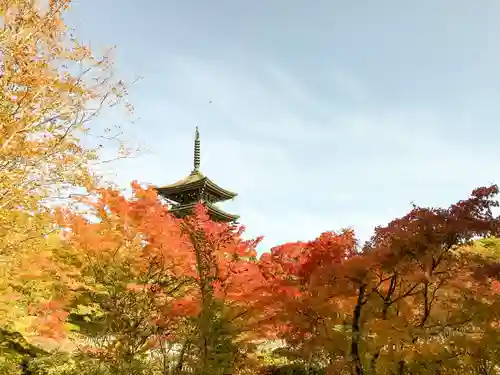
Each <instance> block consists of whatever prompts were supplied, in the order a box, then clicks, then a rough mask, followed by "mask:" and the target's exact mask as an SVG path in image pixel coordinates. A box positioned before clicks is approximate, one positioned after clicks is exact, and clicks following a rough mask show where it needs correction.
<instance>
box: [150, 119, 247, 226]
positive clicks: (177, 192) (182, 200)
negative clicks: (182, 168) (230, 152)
mask: <svg viewBox="0 0 500 375" xmlns="http://www.w3.org/2000/svg"><path fill="white" fill-rule="evenodd" d="M156 191H157V192H158V194H159V195H161V196H162V197H163V198H165V199H166V200H167V202H168V203H169V206H170V211H171V212H172V213H173V214H175V215H176V216H177V217H184V216H186V215H189V214H191V213H192V212H193V208H194V207H195V206H196V204H197V203H200V202H201V203H203V205H205V207H206V208H207V210H208V214H209V216H210V218H211V219H212V220H214V221H219V222H236V220H237V219H238V217H239V216H237V215H231V214H229V213H227V212H224V211H223V210H221V209H220V208H218V207H217V206H216V205H215V204H216V203H217V202H223V201H226V200H228V199H233V198H234V197H236V195H237V194H236V193H233V192H231V191H229V190H225V189H223V188H221V187H220V186H218V185H217V184H216V183H215V182H213V181H212V180H210V179H209V178H208V177H206V176H204V175H203V174H202V173H201V172H200V133H199V131H198V127H196V137H195V141H194V168H193V171H192V172H191V173H190V174H189V176H187V177H185V178H183V179H182V180H180V181H177V182H176V183H173V184H171V185H167V186H164V187H157V188H156Z"/></svg>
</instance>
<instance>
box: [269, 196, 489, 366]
mask: <svg viewBox="0 0 500 375" xmlns="http://www.w3.org/2000/svg"><path fill="white" fill-rule="evenodd" d="M497 193H498V189H497V187H496V186H492V187H490V188H481V189H477V190H475V191H474V192H473V194H472V196H471V197H470V198H469V199H467V200H464V201H461V202H458V203H457V204H455V205H452V206H451V207H450V208H448V209H427V208H420V207H414V209H413V210H412V211H411V212H410V213H409V214H407V215H406V216H404V217H402V218H400V219H396V220H394V221H393V222H391V223H390V224H389V225H388V226H386V227H379V228H377V229H376V231H375V234H374V236H373V237H372V239H371V240H370V241H369V242H368V243H367V244H365V245H364V247H363V248H362V249H359V251H357V250H356V241H355V239H354V235H353V233H352V232H350V231H344V232H342V233H340V234H334V233H325V234H323V235H322V236H320V237H319V238H318V239H317V240H315V241H311V242H309V243H296V244H287V245H284V246H280V247H277V248H275V249H273V251H272V252H271V254H268V255H265V256H263V257H262V259H261V266H262V268H263V269H264V270H265V271H267V272H266V274H267V276H268V278H269V279H270V280H271V285H273V286H274V290H275V291H276V294H275V295H274V297H273V299H276V300H278V299H279V300H280V306H279V308H278V309H277V311H276V313H275V315H274V319H275V320H276V326H277V327H282V328H283V329H282V331H281V332H282V333H281V335H280V337H282V338H284V339H286V341H287V344H288V349H289V350H288V352H289V353H288V354H290V349H292V350H293V352H294V354H295V356H298V358H299V359H301V360H303V361H306V362H307V361H309V362H311V361H316V363H317V364H319V365H323V366H326V367H327V368H328V369H329V371H330V372H331V373H342V372H345V373H352V374H356V375H361V374H392V373H396V374H408V373H409V374H424V373H441V374H445V373H451V372H452V371H457V370H463V369H465V368H466V367H467V365H466V363H468V362H471V360H473V357H474V356H476V359H475V361H476V362H477V360H481V359H483V360H484V359H485V358H484V357H482V358H481V355H480V352H481V350H479V351H478V349H479V348H482V347H484V345H480V344H479V342H483V343H488V342H490V341H491V345H490V344H488V345H487V347H491V348H493V347H495V346H496V343H495V340H494V339H493V338H494V337H495V334H496V328H493V327H496V319H498V316H497V315H496V313H495V311H496V310H497V308H496V306H497V303H498V301H497V298H496V297H495V292H494V289H493V288H492V287H491V284H490V279H489V278H488V277H484V278H479V277H478V276H477V275H478V271H479V270H481V269H484V268H485V267H486V268H487V269H489V270H491V269H492V267H491V262H490V263H488V262H487V263H488V264H485V258H484V257H482V259H479V258H478V257H477V254H473V253H472V252H470V251H466V250H464V249H465V248H464V246H466V245H467V244H468V243H469V242H470V241H471V240H472V239H473V238H475V237H477V236H480V237H488V236H491V235H495V234H497V233H498V228H499V227H498V224H499V220H498V218H497V217H495V216H494V215H493V214H492V208H493V207H496V206H497V205H498V203H497V201H496V200H494V197H495V195H496V194H497ZM488 267H489V268H488ZM493 269H494V267H493ZM479 273H482V274H484V273H485V272H479ZM490 276H491V275H490ZM284 291H288V292H287V293H284ZM473 348H475V349H473ZM471 349H472V350H471ZM482 354H484V351H483V353H482ZM491 358H492V357H491V356H490V357H489V361H490V362H491ZM473 361H474V360H473Z"/></svg>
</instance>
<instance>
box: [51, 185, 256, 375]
mask: <svg viewBox="0 0 500 375" xmlns="http://www.w3.org/2000/svg"><path fill="white" fill-rule="evenodd" d="M133 190H134V196H133V197H132V198H130V199H126V198H124V197H123V196H122V195H121V194H120V193H119V192H118V191H115V190H112V189H98V190H96V197H97V199H96V200H94V201H93V200H86V204H87V205H88V206H89V207H92V210H93V213H94V217H93V219H92V220H88V219H85V218H84V217H82V215H81V214H80V213H78V212H72V211H71V210H59V212H58V222H59V224H60V225H61V226H62V227H64V228H65V229H66V230H68V231H67V232H66V234H65V238H64V241H63V242H64V244H65V246H64V247H65V251H66V253H65V254H64V256H63V257H62V258H61V262H64V263H65V264H66V266H67V267H68V272H67V274H68V275H69V274H71V275H72V282H73V283H74V284H75V285H79V289H78V292H77V293H76V294H75V295H74V298H73V300H72V306H73V308H72V309H71V310H70V316H69V319H70V321H71V322H72V323H73V324H75V325H77V326H78V327H79V332H78V333H75V334H73V337H72V338H73V342H75V340H76V342H78V339H79V338H80V339H81V338H83V337H86V338H87V339H91V341H92V345H90V346H86V347H85V348H83V349H84V352H85V353H86V355H87V358H91V359H93V363H94V365H95V366H101V365H103V363H104V364H105V366H106V367H107V368H108V370H109V371H111V373H124V372H126V373H132V371H135V373H145V372H144V371H146V370H148V369H149V370H151V368H152V364H151V361H147V360H146V359H145V358H146V357H145V356H146V355H151V353H153V355H154V356H157V357H159V358H161V360H160V362H161V361H163V362H162V365H161V366H162V367H163V368H164V369H165V368H168V370H169V371H171V372H172V373H183V371H187V370H186V369H191V370H192V371H197V373H200V374H202V373H206V374H221V375H224V374H225V373H234V371H235V369H236V368H237V367H238V366H241V364H242V363H243V362H245V361H246V358H247V357H248V355H249V352H251V351H252V348H253V347H254V345H253V344H252V340H253V339H254V338H255V335H252V332H253V327H254V325H255V323H256V321H257V320H256V317H257V316H258V315H259V314H258V311H256V308H255V306H257V301H258V299H257V298H255V293H257V292H258V290H259V287H260V286H261V283H260V279H259V277H260V271H259V268H258V265H257V263H256V261H255V246H256V245H257V243H258V240H255V241H244V240H242V239H241V237H240V236H241V233H242V230H243V228H241V227H240V228H236V227H234V226H231V225H228V224H222V223H215V222H213V221H211V220H210V219H209V217H208V215H207V213H206V212H205V209H204V208H203V206H201V205H200V206H199V207H198V208H197V211H196V214H195V215H193V216H190V217H187V218H186V219H184V220H181V219H177V218H175V217H174V216H173V215H171V214H170V213H169V212H168V209H167V207H166V206H165V205H163V204H162V203H161V201H160V200H159V199H158V197H157V195H156V193H155V191H154V190H153V189H152V188H148V189H143V188H141V187H140V186H139V185H137V184H133ZM59 254H61V255H62V254H63V252H62V251H60V252H59ZM68 260H71V262H68ZM70 270H72V271H70ZM168 349H169V350H168ZM167 351H169V352H170V358H168V359H167V358H165V356H166V354H167V353H166V352H167ZM172 352H174V354H172ZM175 352H177V354H175ZM167 360H168V363H166V361H167ZM90 362H92V360H90ZM86 366H87V367H89V364H88V363H87V365H86ZM141 366H142V367H143V369H142V370H140V367H141ZM149 370H148V371H149ZM140 371H143V372H140Z"/></svg>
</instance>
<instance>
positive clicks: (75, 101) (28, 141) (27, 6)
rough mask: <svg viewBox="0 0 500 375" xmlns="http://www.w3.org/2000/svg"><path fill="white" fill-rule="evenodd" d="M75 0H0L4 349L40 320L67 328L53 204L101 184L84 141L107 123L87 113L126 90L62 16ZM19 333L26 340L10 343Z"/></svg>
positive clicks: (48, 330)
mask: <svg viewBox="0 0 500 375" xmlns="http://www.w3.org/2000/svg"><path fill="white" fill-rule="evenodd" d="M69 5H70V1H68V0H51V1H49V2H41V1H40V2H38V1H25V0H2V1H0V17H1V20H2V24H1V27H0V46H1V59H0V60H1V61H0V64H1V73H0V87H1V90H0V259H1V261H0V317H1V319H0V330H2V332H4V334H3V336H2V337H3V338H4V339H3V341H2V345H4V346H6V347H12V346H13V345H15V344H16V343H17V344H19V345H21V346H24V347H28V346H29V345H31V344H30V343H28V342H25V340H26V339H27V338H29V337H30V336H33V335H32V334H31V333H30V332H29V328H33V327H38V328H41V329H43V330H45V331H44V332H39V333H40V334H43V336H48V337H49V338H57V336H58V335H59V334H60V332H59V333H58V332H57V330H59V327H60V326H63V324H59V323H58V322H62V321H64V314H65V313H64V309H63V306H62V305H61V306H57V303H56V302H55V301H54V299H58V298H59V297H60V296H64V295H65V294H66V293H67V292H68V291H69V290H71V288H72V286H71V285H70V284H67V283H66V280H65V270H64V269H61V268H59V264H58V263H57V262H55V261H54V259H53V251H54V250H55V249H56V248H57V247H58V244H57V242H58V236H57V228H55V227H54V221H53V219H52V215H51V209H50V207H49V206H48V204H49V203H50V202H51V200H53V199H55V198H64V197H67V194H68V192H70V190H71V189H72V188H75V187H80V188H89V187H91V186H93V185H94V184H95V183H96V182H97V180H96V176H95V175H94V173H93V172H92V169H91V166H92V164H93V163H95V162H96V161H97V160H98V158H97V150H96V149H93V148H91V147H86V146H84V143H83V141H84V140H85V139H86V138H88V134H89V130H90V128H92V131H93V133H95V134H99V133H103V132H105V129H101V130H102V131H101V130H100V129H98V128H97V124H96V123H95V122H92V123H90V122H89V121H90V120H92V119H93V118H95V117H96V116H97V115H98V114H99V113H100V112H101V110H102V109H103V108H107V107H110V106H115V105H117V104H119V103H120V102H121V100H122V99H123V98H124V96H125V95H126V90H125V87H124V86H123V83H122V82H121V81H117V80H115V79H113V77H112V75H111V62H110V60H109V59H108V58H107V57H103V58H98V57H96V56H94V55H93V54H92V52H91V51H90V50H89V49H88V48H87V47H86V46H84V45H81V44H80V43H79V42H78V41H77V40H76V39H75V38H74V36H73V35H72V32H71V30H69V29H68V27H67V26H66V25H65V23H64V22H63V19H62V16H63V13H64V12H65V11H66V10H67V9H68V8H69ZM87 144H88V142H87ZM46 307H49V308H48V309H46ZM59 307H60V308H59ZM49 311H50V312H51V313H50V314H48V313H47V312H49ZM34 319H37V323H39V324H33V323H34ZM56 323H57V324H56ZM53 328H54V329H53ZM12 332H18V333H19V334H20V336H21V338H16V340H14V341H12V340H11V339H10V338H9V337H11V336H12V335H11V334H10V333H12ZM35 336H40V335H35ZM16 337H17V336H16ZM40 337H41V336H40ZM30 340H31V339H30ZM30 340H29V341H30ZM36 344H37V345H38V344H41V342H40V341H38V342H37V343H36ZM3 352H5V351H3ZM32 352H33V351H32V350H31V349H30V350H24V351H23V353H28V354H29V353H32ZM5 353H6V352H5ZM9 371H10V370H9Z"/></svg>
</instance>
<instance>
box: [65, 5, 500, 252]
mask: <svg viewBox="0 0 500 375" xmlns="http://www.w3.org/2000/svg"><path fill="white" fill-rule="evenodd" d="M68 22H69V23H70V24H71V25H74V26H75V27H76V28H77V32H78V34H79V35H80V36H81V39H82V40H84V41H91V45H92V47H93V49H95V50H96V51H99V50H103V49H104V47H106V46H112V45H116V46H117V51H116V53H115V58H116V67H117V70H118V73H119V74H121V75H122V76H124V78H126V79H129V80H130V79H132V78H133V77H134V76H137V75H138V76H142V77H143V79H142V80H141V81H140V82H138V83H137V84H135V85H134V86H132V87H131V90H130V91H131V97H130V99H131V100H132V102H133V104H134V106H135V108H136V112H135V113H136V116H138V117H139V118H140V119H139V121H138V122H136V123H135V125H133V126H129V127H127V128H126V132H125V135H124V137H125V139H126V140H127V139H128V140H129V141H130V142H131V143H132V144H134V145H138V146H139V147H140V148H141V150H142V152H141V153H139V154H138V156H137V157H135V158H132V159H129V160H125V161H120V162H116V163H113V164H109V165H107V166H106V168H107V171H108V173H114V174H115V175H116V177H115V178H114V179H115V181H116V182H117V183H118V184H119V185H120V186H126V185H127V184H128V183H129V182H130V181H131V180H133V179H137V180H139V181H140V182H143V183H150V184H153V185H162V184H168V183H172V182H175V181H177V180H179V179H180V178H182V177H184V176H185V175H187V174H188V173H189V172H190V170H191V168H192V147H193V146H192V143H193V137H194V128H195V126H196V125H198V126H199V128H200V133H201V145H202V159H201V169H202V171H203V172H204V173H205V174H206V175H208V176H209V177H210V178H212V179H213V180H214V181H215V182H217V183H218V184H219V185H221V186H222V187H224V188H227V189H229V190H233V191H236V192H237V193H239V196H238V197H237V198H236V199H235V200H234V201H232V202H228V203H226V204H223V208H225V209H226V210H228V211H230V212H233V213H238V214H240V215H241V222H242V223H243V224H245V225H246V226H247V228H248V229H247V235H248V236H257V235H264V236H265V241H264V243H263V244H262V246H261V249H262V250H267V249H268V248H269V247H271V246H273V245H276V244H278V243H283V242H287V241H295V240H308V239H312V238H314V237H316V236H317V235H319V234H320V233H321V232H322V231H325V230H338V229H341V228H343V227H353V228H354V229H355V230H356V232H357V233H358V236H359V237H360V238H361V239H362V240H365V239H367V238H368V237H369V236H370V234H371V232H372V229H373V227H374V226H375V225H378V224H385V223H387V222H388V221H390V220H391V219H392V218H394V217H396V216H402V215H404V214H405V213H406V211H407V210H408V209H409V208H410V202H412V201H414V202H415V203H416V204H419V205H433V206H434V205H449V204H451V203H453V202H455V201H457V200H458V199H462V198H465V197H467V195H468V194H469V192H470V191H471V190H472V189H473V188H475V187H477V186H482V185H486V184H489V183H496V182H498V177H499V176H500V163H499V158H500V148H499V147H498V142H499V136H500V127H499V126H498V125H499V124H498V122H499V120H500V42H499V36H500V2H498V1H496V0H491V1H486V0H475V1H461V0H441V1H436V0H419V1H416V0H415V1H411V0H408V1H400V0H392V1H385V0H379V1H368V0H365V1H354V0H353V1H341V0H339V1H335V0H315V1H307V2H306V1H298V0H295V1H284V0H283V1H282V0H273V1H248V0H239V1H234V0H212V1H206V0H191V1H187V0H182V1H181V0H177V1H173V0H162V1H160V0H149V1H142V2H140V1H128V0H124V1H120V2H113V1H109V0H108V1H98V0H76V1H75V2H74V5H73V9H72V11H71V14H70V15H69V17H68ZM210 101H211V102H212V103H209V102H210ZM108 120H109V118H108ZM111 120H112V121H120V119H119V118H116V119H115V118H112V119H111ZM111 120H110V121H111ZM101 121H104V120H101Z"/></svg>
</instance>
